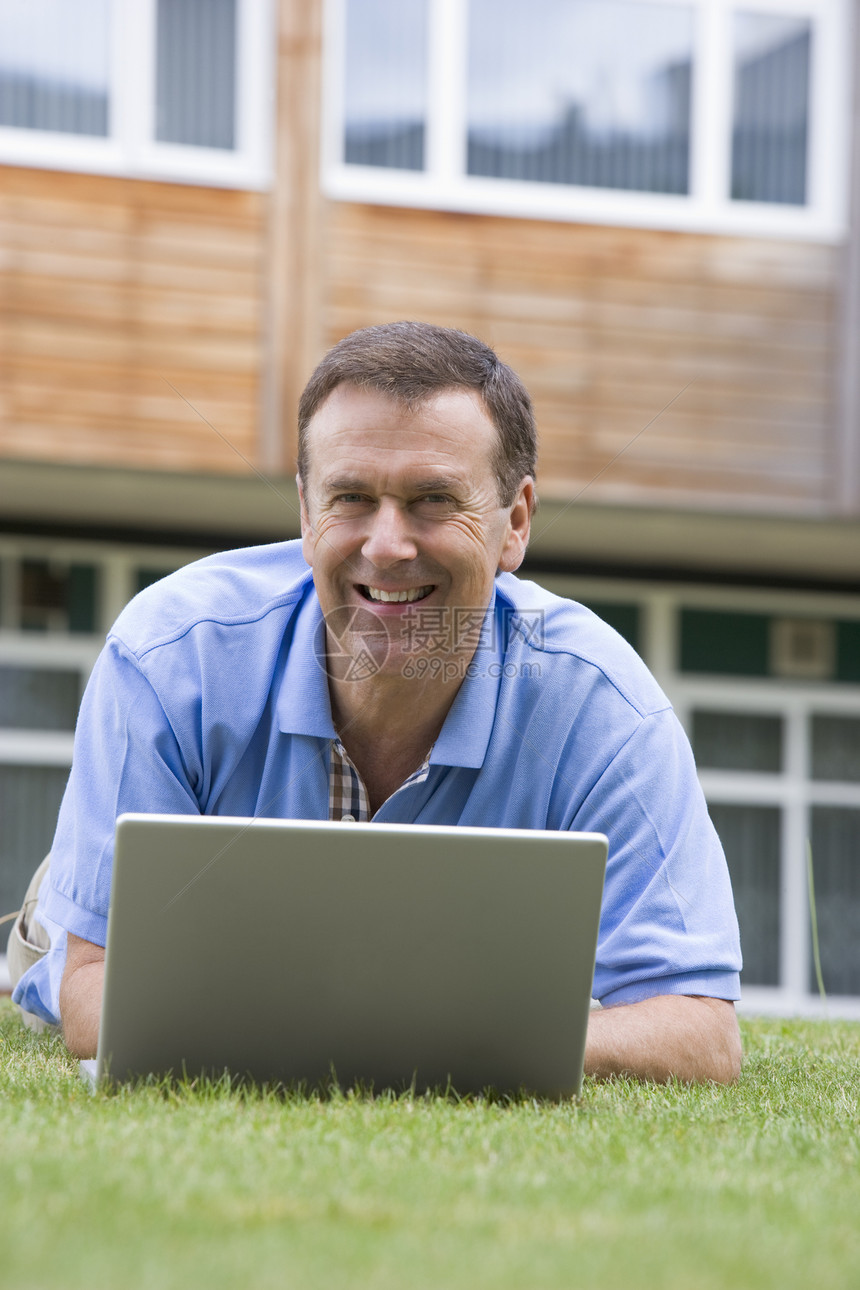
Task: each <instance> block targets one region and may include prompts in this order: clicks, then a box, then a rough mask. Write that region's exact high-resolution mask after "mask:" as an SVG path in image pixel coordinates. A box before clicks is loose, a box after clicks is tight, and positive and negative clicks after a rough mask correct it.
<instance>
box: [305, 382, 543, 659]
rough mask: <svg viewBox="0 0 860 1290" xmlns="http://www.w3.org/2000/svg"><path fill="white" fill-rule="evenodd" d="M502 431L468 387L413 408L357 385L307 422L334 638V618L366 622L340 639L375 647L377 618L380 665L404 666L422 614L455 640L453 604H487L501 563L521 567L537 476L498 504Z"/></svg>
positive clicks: (318, 566) (309, 500)
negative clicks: (357, 634) (355, 637)
mask: <svg viewBox="0 0 860 1290" xmlns="http://www.w3.org/2000/svg"><path fill="white" fill-rule="evenodd" d="M497 435H498V432H497V430H496V428H495V426H494V425H493V423H492V421H491V420H490V418H489V416H488V415H487V412H486V409H485V407H484V404H483V402H482V400H481V398H480V396H479V395H478V394H477V393H475V392H474V391H472V390H468V389H462V388H452V389H450V390H444V391H442V392H441V393H439V394H437V395H434V396H433V397H432V398H429V399H427V400H425V401H424V402H423V403H421V404H420V405H419V406H418V407H417V408H414V409H412V410H411V411H410V410H409V409H408V408H406V407H405V406H404V405H403V404H402V403H401V402H399V401H398V400H394V399H391V398H389V397H388V396H387V395H385V394H382V393H379V392H377V391H375V390H363V389H359V388H358V387H356V386H353V385H340V386H338V387H337V388H336V389H335V390H334V391H333V392H332V393H331V394H330V395H329V397H328V398H327V399H326V401H325V403H324V404H323V405H322V407H321V408H320V409H319V411H318V412H317V414H316V415H315V417H314V418H313V420H312V421H311V423H310V426H309V427H308V446H309V454H308V460H309V469H308V472H307V478H306V479H305V480H304V481H302V484H301V485H300V489H301V500H302V542H303V547H302V549H303V553H304V557H305V559H306V560H307V562H308V564H309V565H310V566H311V567H312V569H313V574H314V582H315V584H316V589H317V594H318V596H319V599H320V604H321V606H322V610H323V613H324V614H325V616H326V620H327V622H328V623H329V625H330V627H329V636H330V638H331V624H332V623H333V622H338V621H339V622H343V621H345V620H348V619H350V617H352V618H353V619H356V620H360V621H361V622H362V623H363V624H364V627H363V629H362V640H361V642H360V643H359V642H358V641H353V642H352V643H351V644H349V643H347V641H346V640H345V639H344V638H343V637H341V639H340V641H339V642H338V644H339V647H340V648H341V649H343V648H344V647H345V648H346V650H347V651H348V652H350V653H353V652H357V651H358V650H359V649H362V648H363V649H366V648H367V647H368V631H367V624H369V625H370V628H371V631H370V633H369V635H370V637H372V636H373V629H374V627H375V626H376V625H377V624H378V628H379V643H380V649H381V643H382V642H383V641H384V642H385V649H384V655H385V657H384V661H383V660H382V658H381V657H380V659H379V660H378V661H379V666H380V669H381V670H382V671H384V672H400V673H402V667H403V663H404V661H405V659H406V657H408V656H411V655H412V654H413V653H414V649H413V646H414V641H415V633H414V630H413V629H412V627H411V626H410V624H414V623H415V622H416V621H418V616H419V614H420V615H421V618H422V619H423V621H424V622H425V623H430V622H437V621H438V622H439V623H440V625H441V624H444V630H446V631H447V632H448V633H449V642H450V644H451V645H453V646H454V648H455V649H456V648H457V646H458V642H457V639H456V637H457V629H456V627H455V626H453V625H454V624H455V622H456V621H458V620H459V621H465V620H464V618H463V616H462V614H460V615H455V613H454V611H455V610H458V611H462V610H464V609H465V610H483V609H485V608H486V606H487V605H488V604H489V602H490V597H491V595H492V589H493V579H494V577H495V575H496V572H497V571H498V570H505V571H512V570H514V569H516V568H518V567H519V564H520V562H521V560H522V557H523V553H524V551H525V546H526V542H527V540H528V531H529V519H530V512H531V499H532V487H533V486H532V482H531V480H530V479H526V480H524V481H523V483H522V485H521V487H520V490H519V493H518V494H517V497H516V498H515V500H514V502H513V503H512V504H511V505H509V506H502V505H501V504H500V500H499V485H498V480H497V478H496V474H495V471H494V469H493V464H492V463H493V453H494V449H495V446H496V442H497ZM302 485H303V486H302ZM452 627H453V631H454V635H451V632H452ZM410 642H411V643H412V644H411V645H410ZM473 647H474V640H473V641H472V648H473ZM460 648H462V642H461V643H460ZM469 653H470V654H471V650H470V651H469ZM413 661H414V660H413Z"/></svg>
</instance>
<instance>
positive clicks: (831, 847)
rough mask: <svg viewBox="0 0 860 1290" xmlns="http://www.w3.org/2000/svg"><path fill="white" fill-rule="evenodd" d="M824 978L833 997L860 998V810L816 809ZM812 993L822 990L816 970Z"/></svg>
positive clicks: (816, 872) (814, 860) (814, 851)
mask: <svg viewBox="0 0 860 1290" xmlns="http://www.w3.org/2000/svg"><path fill="white" fill-rule="evenodd" d="M812 868H813V873H814V875H815V907H816V913H817V917H818V943H819V948H820V951H821V974H822V977H823V978H824V988H825V990H826V991H827V993H828V994H860V936H858V935H857V929H858V927H860V810H857V809H856V808H852V807H848V806H814V807H813V808H812ZM809 988H810V990H816V988H817V986H816V982H815V972H814V967H813V968H812V970H811V974H810V982H809Z"/></svg>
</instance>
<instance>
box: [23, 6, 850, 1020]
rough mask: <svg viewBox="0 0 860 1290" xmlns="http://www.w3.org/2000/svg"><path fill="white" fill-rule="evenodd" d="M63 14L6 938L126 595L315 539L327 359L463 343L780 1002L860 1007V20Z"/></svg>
mask: <svg viewBox="0 0 860 1290" xmlns="http://www.w3.org/2000/svg"><path fill="white" fill-rule="evenodd" d="M11 8H15V7H14V6H13V7H11ZM24 9H25V7H17V20H16V23H15V26H14V28H13V27H12V26H11V25H9V29H8V30H2V31H0V37H2V38H0V51H6V52H5V53H0V222H1V223H2V242H0V255H2V263H0V268H2V302H0V329H2V332H0V355H2V357H0V489H2V510H0V906H3V908H2V909H0V913H3V912H6V909H7V908H8V909H9V910H11V909H14V908H15V906H16V902H18V901H19V900H20V897H21V894H22V891H23V887H22V884H24V883H25V882H26V876H27V874H28V873H29V871H30V870H31V869H32V867H33V865H34V863H35V861H36V860H37V859H38V858H39V857H40V856H41V854H42V853H43V852H44V850H45V849H46V848H47V847H48V846H49V844H50V837H51V833H52V829H53V821H54V818H55V815H56V809H57V805H58V802H59V797H60V795H61V793H62V789H63V785H64V783H65V778H66V776H67V773H68V765H69V762H70V757H71V740H72V729H73V725H74V717H75V712H76V709H77V704H78V702H79V698H80V693H81V688H82V686H83V684H84V683H85V680H86V676H87V674H88V671H89V668H90V667H91V666H92V663H93V661H94V659H95V656H96V654H97V653H98V650H99V648H100V642H101V640H102V639H103V636H104V633H105V631H106V630H107V628H108V626H109V625H110V622H111V621H112V619H113V618H114V617H115V615H116V613H117V612H118V611H119V609H120V608H121V607H122V605H123V604H124V603H125V602H126V601H127V600H128V598H129V597H130V596H131V595H133V594H134V593H135V592H136V591H137V590H138V589H139V588H140V587H142V586H144V585H146V584H147V583H148V582H151V581H152V580H153V579H154V578H156V577H158V576H160V575H161V574H162V573H163V572H166V571H168V570H169V569H171V568H175V567H177V566H178V565H180V564H182V563H185V562H187V561H188V560H190V559H193V558H195V557H196V556H198V555H200V554H204V553H206V552H207V551H210V550H213V549H217V548H219V547H224V546H230V545H237V544H242V543H247V542H254V541H270V540H275V539H278V538H281V537H284V536H293V535H295V534H296V533H297V532H298V507H297V496H296V490H295V485H294V482H293V479H292V476H293V470H294V454H295V428H294V425H295V407H296V403H297V399H298V394H299V392H300V390H301V388H302V386H303V385H304V382H305V380H306V379H307V376H308V375H309V373H310V371H311V370H312V368H313V366H314V364H315V362H316V361H317V359H318V358H319V357H320V356H321V354H322V353H323V352H324V351H325V349H326V348H327V347H328V346H329V345H330V344H331V343H333V342H334V341H335V340H337V339H338V338H339V337H340V336H342V335H344V334H346V333H347V332H349V331H351V330H352V329H353V328H355V327H359V326H364V325H367V324H371V323H375V322H381V321H387V320H390V319H394V318H405V317H409V318H423V319H427V320H429V321H433V322H438V323H442V324H445V325H451V326H458V327H462V328H464V329H466V330H468V331H472V332H475V333H476V334H478V335H480V336H482V337H483V338H484V339H486V340H487V341H489V342H490V343H491V344H493V345H494V346H495V347H496V348H497V349H498V351H499V352H500V354H501V355H502V357H503V358H505V359H506V360H507V361H508V362H510V363H511V364H512V365H513V366H514V367H515V368H516V369H517V370H518V371H519V372H520V373H521V375H522V376H523V378H524V379H525V381H526V383H527V385H528V386H529V388H530V390H531V391H532V393H533V396H534V399H535V404H536V409H537V413H538V420H539V428H540V433H541V455H540V462H539V480H538V484H539V491H540V494H541V498H542V505H541V508H540V510H539V512H538V515H537V518H536V523H535V534H534V539H533V542H532V546H531V548H530V553H529V558H528V562H527V565H526V567H525V568H524V570H523V576H529V577H535V578H537V579H538V580H540V581H542V582H544V583H545V584H546V585H548V586H550V587H552V588H553V589H558V590H560V591H562V592H563V593H564V594H570V595H573V596H575V597H576V598H578V599H581V600H583V601H585V602H586V603H588V604H590V605H592V606H593V607H594V608H596V609H597V610H598V612H600V613H602V614H603V616H605V617H606V618H607V619H608V621H610V622H611V623H612V624H613V625H614V626H616V627H617V628H618V629H619V630H620V631H622V633H623V634H625V635H627V636H628V638H629V639H631V640H632V642H633V643H634V644H635V646H636V647H637V648H638V649H639V650H640V652H641V653H642V655H643V657H644V658H645V659H646V661H647V662H648V663H649V665H650V666H651V668H652V670H653V671H654V672H655V673H656V675H657V676H658V678H659V680H660V681H661V683H662V684H663V686H664V688H665V689H666V691H667V693H668V694H669V695H670V697H671V698H672V700H673V702H674V703H675V705H676V707H677V709H678V711H679V714H680V716H681V718H682V720H683V721H684V722H685V724H686V726H687V729H688V731H689V733H690V736H691V739H692V741H693V745H694V750H695V752H696V755H697V760H698V764H699V768H700V774H701V778H702V782H703V785H704V788H705V791H706V794H707V796H708V800H709V803H710V807H711V811H712V814H713V818H714V820H715V823H716V824H717V827H718V829H719V831H720V833H721V836H722V838H723V841H724V844H725V847H726V851H727V855H728V858H729V863H730V867H731V869H732V873H733V879H734V882H735V890H736V898H737V904H738V910H739V917H740V921H741V928H742V936H743V942H744V951H745V960H746V967H745V971H744V988H745V997H746V1000H747V1003H746V1006H748V1007H750V1008H758V1009H774V1010H796V1009H801V1010H804V1011H807V1012H810V1013H814V1012H815V1011H816V1010H820V1009H821V1008H822V1007H823V1006H825V1005H824V1004H823V1003H822V1002H821V998H820V995H821V983H822V982H823V987H824V991H825V992H826V994H827V996H828V1003H827V1005H826V1006H827V1007H829V1009H830V1010H831V1012H834V1013H835V1012H841V1013H843V1014H845V1015H857V1016H860V937H858V936H857V935H856V929H857V927H858V923H860V379H858V372H857V350H858V338H860V239H858V223H857V221H858V213H860V201H858V186H860V179H858V176H860V165H858V160H857V158H858V153H860V130H858V107H857V98H856V89H855V86H856V69H857V66H858V56H857V47H858V30H860V6H858V4H856V3H852V2H850V0H757V2H756V3H755V4H749V3H744V4H743V5H741V4H738V3H734V0H599V2H598V0H531V3H530V4H529V5H524V4H523V3H521V0H492V3H490V2H489V0H328V2H327V3H323V2H322V0H208V3H206V4H199V3H196V2H195V0H140V2H139V3H136V4H135V5H127V4H123V3H121V0H86V2H85V3H84V2H82V3H80V4H78V5H76V6H75V7H74V9H75V13H74V21H72V17H71V16H70V12H69V10H70V7H69V6H64V5H63V4H61V3H59V0H39V3H35V2H34V3H33V4H31V5H29V6H26V13H27V14H28V15H29V17H28V18H27V19H26V20H25V19H24V18H22V13H24ZM2 23H7V24H8V23H10V19H9V18H7V17H0V24H2ZM810 858H811V859H810ZM810 875H811V878H812V882H811V883H810ZM813 909H814V912H815V918H814V920H813V918H812V911H813ZM813 927H814V928H815V931H816V933H817V935H813V930H812V929H813Z"/></svg>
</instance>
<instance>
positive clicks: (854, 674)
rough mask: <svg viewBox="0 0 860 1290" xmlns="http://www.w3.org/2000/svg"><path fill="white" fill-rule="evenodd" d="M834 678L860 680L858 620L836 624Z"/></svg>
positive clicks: (859, 630)
mask: <svg viewBox="0 0 860 1290" xmlns="http://www.w3.org/2000/svg"><path fill="white" fill-rule="evenodd" d="M836 679H837V681H854V682H857V681H860V621H856V620H855V621H853V622H841V623H837V624H836Z"/></svg>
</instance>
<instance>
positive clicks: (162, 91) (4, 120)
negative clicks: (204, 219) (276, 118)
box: [0, 0, 274, 187]
mask: <svg viewBox="0 0 860 1290" xmlns="http://www.w3.org/2000/svg"><path fill="white" fill-rule="evenodd" d="M271 24H273V16H272V9H271V0H136V3H134V4H127V3H124V0H77V2H76V3H75V4H73V5H72V4H69V3H67V0H4V3H3V4H2V5H0V160H2V161H6V162H12V163H18V164H24V165H37V166H46V167H59V168H62V169H80V170H91V171H100V172H104V173H109V174H131V175H140V176H147V177H154V178H167V179H174V180H180V181H183V182H192V183H193V182H200V183H213V184H221V185H224V186H234V185H235V186H240V187H262V186H265V184H266V183H267V182H268V178H269V169H270V163H269V156H268V145H267V136H268V129H267V124H268V112H269V108H270V97H271V95H270V90H269V86H270V84H271V66H270V64H271V62H272V58H273V54H272V50H273V47H274V41H273V39H272V36H271V30H270V26H271Z"/></svg>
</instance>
